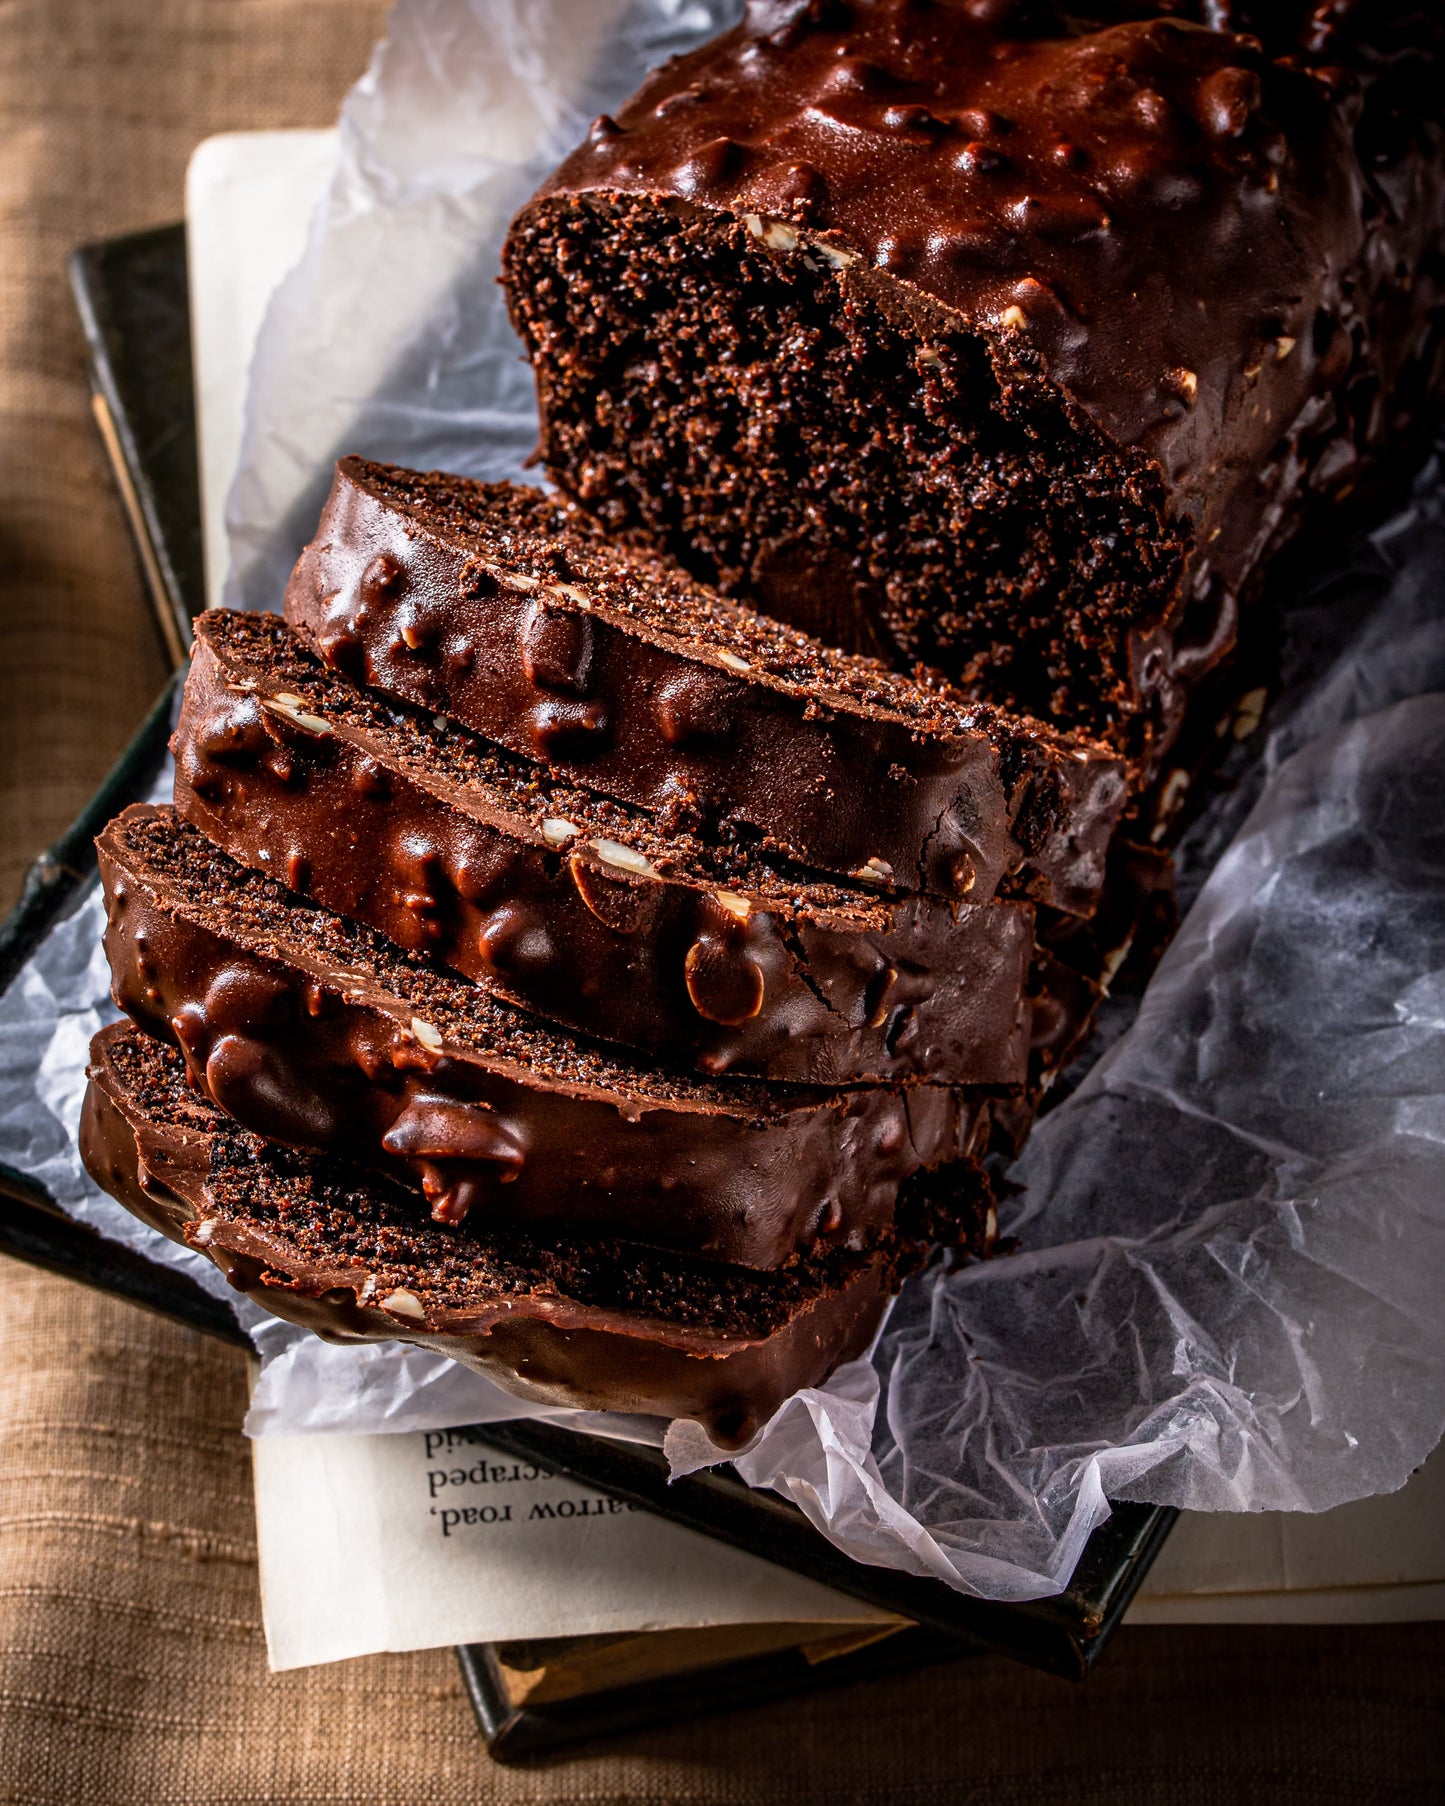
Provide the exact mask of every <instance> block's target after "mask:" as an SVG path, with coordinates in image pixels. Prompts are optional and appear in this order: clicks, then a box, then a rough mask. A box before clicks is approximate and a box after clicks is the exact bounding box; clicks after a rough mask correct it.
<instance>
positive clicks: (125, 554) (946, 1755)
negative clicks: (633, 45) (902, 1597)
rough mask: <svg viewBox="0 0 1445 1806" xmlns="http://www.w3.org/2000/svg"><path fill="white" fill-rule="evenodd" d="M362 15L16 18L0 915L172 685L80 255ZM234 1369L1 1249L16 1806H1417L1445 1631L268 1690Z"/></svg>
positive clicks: (221, 11)
mask: <svg viewBox="0 0 1445 1806" xmlns="http://www.w3.org/2000/svg"><path fill="white" fill-rule="evenodd" d="M382 16H383V8H382V6H381V5H379V4H377V3H375V0H0V635H3V650H0V904H6V903H8V902H9V901H10V899H11V898H12V897H13V894H14V891H15V888H16V886H17V884H18V882H19V878H20V875H21V872H22V870H23V867H24V865H25V863H26V862H27V861H28V860H29V858H30V857H31V856H32V855H33V854H34V853H35V852H36V851H37V850H38V849H39V848H40V847H42V846H43V845H45V844H46V843H47V842H48V841H49V840H50V839H51V838H52V837H53V836H54V835H55V833H56V832H57V831H58V830H59V829H60V828H61V827H62V826H63V825H64V824H65V822H66V821H67V820H68V819H69V818H70V817H71V816H72V815H73V814H74V813H75V811H76V810H77V809H78V808H79V806H80V805H81V803H82V802H83V801H84V799H85V797H86V796H87V794H88V793H89V791H90V790H91V789H92V788H93V786H94V784H95V783H96V781H97V780H98V779H99V778H100V776H101V775H102V773H103V772H104V770H105V769H106V767H107V765H108V764H109V762H110V761H111V759H112V758H113V756H114V755H115V753H116V752H117V751H118V749H119V748H120V747H121V745H122V744H123V743H124V741H125V740H126V738H127V737H128V735H129V734H130V733H131V731H132V730H133V729H134V727H135V725H136V724H137V722H138V721H139V719H140V716H141V714H142V713H143V711H144V708H145V706H146V704H147V703H148V702H149V701H150V700H151V698H152V697H153V695H154V694H155V692H156V690H157V688H158V686H159V684H160V682H161V679H162V675H163V666H162V659H161V654H160V650H159V647H158V645H157V643H156V639H155V635H154V633H153V630H152V628H151V625H150V620H149V616H148V613H147V610H146V606H145V604H144V602H143V599H142V596H141V591H140V588H139V584H138V582H137V579H136V575H135V571H134V568H133V561H132V555H131V550H130V546H129V544H128V542H127V539H126V534H125V529H124V526H123V524H122V520H121V515H120V512H119V509H118V507H117V505H116V502H115V500H114V497H113V495H112V491H111V486H110V480H109V477H108V475H107V472H106V468H105V465H104V462H103V459H102V456H101V452H100V448H99V445H98V443H97V441H96V438H95V434H94V430H93V427H92V425H91V421H90V416H89V411H88V406H87V390H86V384H85V378H84V374H83V366H82V350H81V341H80V335H79V333H78V331H77V329H76V327H75V325H74V322H73V318H72V314H71V309H70V303H69V298H68V295H67V293H66V287H65V276H64V259H65V255H66V252H67V251H68V250H69V249H70V247H71V246H72V245H74V244H76V243H78V242H80V241H82V240H84V239H88V238H93V237H99V236H103V235H105V234H109V233H114V232H120V231H126V230H132V229H135V228H139V227H142V226H148V225H153V224H157V223H160V222H163V221H167V220H170V219H173V218H175V217H177V216H178V215H179V213H180V210H181V180H182V172H183V170H184V167H185V162H186V158H187V156H188V155H189V153H190V150H191V148H192V147H193V146H194V145H195V143H196V142H197V141H198V140H199V139H201V138H203V137H205V136H206V135H208V134H209V133H211V132H216V131H222V130H226V129H228V128H233V127H244V126H262V125H266V126H279V125H302V124H306V125H310V124H322V123H325V122H327V121H329V119H330V118H331V117H332V116H333V115H334V111H335V107H336V104H337V102H338V100H339V98H340V96H341V94H342V92H343V91H344V89H345V87H346V86H347V84H348V83H349V82H350V81H351V80H352V79H353V78H354V76H355V75H356V74H357V73H358V72H359V71H360V69H361V68H362V67H363V66H364V63H365V59H366V54H367V49H368V46H369V45H370V43H371V41H372V39H373V37H374V36H375V35H376V33H377V31H378V30H379V29H380V26H381V23H382ZM242 1405H243V1374H242V1367H241V1362H240V1360H239V1358H238V1357H237V1356H236V1355H235V1354H233V1353H232V1352H230V1351H228V1350H225V1349H222V1348H219V1347H216V1346H213V1345H211V1344H208V1343H207V1342H206V1341H204V1340H203V1339H202V1338H200V1337H197V1336H194V1335H189V1334H187V1333H185V1332H183V1331H181V1330H178V1329H175V1328H172V1327H170V1326H169V1325H167V1324H165V1323H163V1322H160V1321H158V1320H155V1319H153V1318H151V1317H148V1316H146V1315H144V1314H142V1313H140V1312H138V1311H135V1310H132V1309H130V1308H128V1307H126V1306H123V1305H120V1304H117V1303H113V1302H111V1301H109V1300H106V1299H104V1298H102V1297H99V1296H97V1295H95V1294H92V1293H89V1292H85V1291H82V1290H81V1289H80V1288H78V1287H75V1286H71V1285H68V1284H66V1283H64V1282H62V1281H59V1280H56V1279H52V1278H48V1277H44V1276H40V1275H37V1274H34V1273H31V1272H29V1271H27V1270H25V1269H23V1268H21V1267H18V1266H15V1265H12V1264H11V1263H8V1262H0V1800H3V1801H5V1802H16V1803H18V1802H25V1803H26V1806H42V1803H43V1806H75V1803H77V1802H82V1801H83V1802H86V1803H87V1806H159V1803H161V1802H173V1801H174V1802H185V1803H186V1806H193V1803H196V1806H199V1803H202V1802H217V1803H219V1802H228V1803H230V1802H237V1803H239V1802H247V1803H250V1802H262V1801H268V1802H269V1801H284V1802H291V1801H297V1802H300V1801H307V1802H318V1803H319V1802H323V1801H324V1802H328V1803H339V1802H357V1803H358V1806H391V1803H396V1806H423V1803H430V1802H448V1803H450V1802H456V1803H458V1806H460V1803H461V1802H468V1803H469V1806H477V1803H481V1802H492V1801H534V1800H535V1801H577V1802H583V1801H585V1802H588V1803H589V1806H603V1803H605V1802H619V1803H621V1802H659V1803H662V1802H667V1803H672V1802H699V1803H701V1802H744V1801H803V1800H807V1801H818V1802H829V1803H833V1802H844V1801H859V1802H862V1801H884V1800H888V1801H908V1802H939V1803H942V1802H961V1801H973V1800H979V1801H988V1802H990V1803H991V1806H1011V1803H1012V1802H1018V1803H1019V1806H1035V1803H1036V1802H1038V1801H1041V1800H1059V1799H1066V1800H1071V1801H1131V1802H1132V1801H1139V1802H1156V1801H1157V1802H1160V1803H1161V1806H1163V1803H1166V1802H1167V1803H1168V1806H1192V1803H1194V1802H1198V1803H1199V1806H1206V1803H1207V1806H1215V1803H1217V1802H1220V1801H1236V1800H1237V1801H1244V1800H1257V1799H1269V1800H1275V1801H1291V1802H1294V1801H1298V1802H1310V1803H1314V1802H1320V1801H1328V1800H1336V1799H1338V1800H1342V1801H1343V1800H1349V1801H1351V1802H1367V1801H1403V1800H1413V1799H1416V1798H1421V1799H1423V1798H1429V1797H1435V1795H1434V1790H1435V1788H1436V1787H1438V1785H1439V1783H1440V1781H1441V1779H1442V1774H1445V1766H1442V1741H1445V1736H1442V1723H1441V1679H1440V1677H1441V1670H1442V1663H1441V1660H1440V1658H1441V1655H1442V1653H1445V1639H1442V1636H1441V1634H1440V1632H1439V1631H1438V1630H1437V1629H1435V1628H1429V1627H1410V1628H1405V1629H1385V1630H1370V1631H1359V1630H1322V1631H1301V1630H1285V1629H1269V1630H1265V1629H1259V1630H1180V1631H1177V1632H1175V1631H1134V1632H1126V1633H1124V1634H1123V1635H1121V1636H1120V1637H1119V1638H1118V1640H1117V1643H1116V1645H1115V1647H1114V1649H1113V1651H1112V1652H1111V1654H1110V1656H1109V1658H1108V1660H1107V1662H1106V1664H1105V1666H1104V1668H1103V1670H1102V1671H1101V1672H1100V1673H1099V1674H1098V1675H1097V1676H1096V1678H1095V1679H1094V1680H1093V1681H1091V1682H1090V1683H1089V1685H1088V1686H1087V1688H1083V1689H1077V1688H1070V1687H1068V1686H1067V1685H1065V1684H1063V1683H1054V1682H1050V1681H1048V1680H1045V1679H1042V1678H1039V1677H1036V1676H1032V1675H1029V1674H1027V1673H1025V1672H1024V1671H1022V1670H1020V1669H1018V1668H1016V1667H1013V1666H1011V1665H1009V1664H1006V1663H1003V1662H995V1661H992V1660H984V1659H978V1660H974V1661H970V1662H964V1663H960V1664H958V1665H956V1666H954V1667H952V1668H949V1669H939V1670H935V1671H932V1672H930V1673H927V1674H925V1675H922V1676H920V1677H918V1678H916V1679H908V1680H899V1681H894V1682H890V1683H885V1684H878V1685H874V1686H870V1687H864V1688H857V1689H850V1690H847V1691H845V1692H842V1693H838V1694H835V1695H831V1696H828V1695H824V1696H822V1697H819V1698H817V1699H815V1700H813V1701H810V1702H807V1703H804V1704H785V1705H781V1706H779V1707H776V1708H774V1709H772V1710H769V1711H759V1712H752V1713H748V1714H743V1715H739V1716H736V1717H729V1718H723V1719H718V1720H714V1721H703V1722H700V1723H698V1724H696V1725H683V1726H679V1727H677V1728H675V1729H673V1730H670V1731H667V1732H665V1733H654V1734H650V1735H648V1736H645V1737H639V1738H636V1739H634V1740H632V1741H631V1742H630V1743H629V1744H628V1745H627V1746H626V1747H625V1748H618V1749H615V1750H612V1751H610V1752H606V1753H602V1754H594V1755H590V1756H585V1757H577V1758H572V1759H567V1760H564V1761H559V1762H555V1763H552V1764H549V1765H547V1766H546V1767H543V1768H540V1769H534V1770H531V1771H527V1772H521V1773H519V1772H517V1771H506V1770H502V1769H498V1768H496V1767H494V1766H493V1765H492V1764H491V1763H490V1762H489V1761H488V1760H487V1758H486V1755H485V1753H484V1752H483V1749H482V1746H481V1744H480V1741H479V1740H478V1738H477V1736H476V1733H475V1730H474V1728H473V1724H472V1719H471V1715H470V1713H469V1711H468V1709H467V1706H466V1703H465V1701H464V1699H463V1697H462V1693H461V1689H460V1686H459V1684H458V1679H457V1672H456V1668H455V1665H454V1663H453V1660H452V1657H451V1655H450V1654H449V1653H448V1652H446V1651H438V1652H435V1653H433V1654H428V1655H419V1656H398V1657H387V1658H378V1659H375V1660H369V1661H364V1662H354V1663H349V1664H345V1665H342V1666H340V1667H331V1668H322V1669H317V1670H314V1671H311V1672H308V1673H301V1674H292V1675H286V1676H281V1677H276V1678H272V1677H271V1676H269V1675H268V1674H267V1671H266V1663H265V1653H264V1648H263V1644H262V1637H261V1627H260V1614H259V1607H258V1599H257V1590H256V1570H255V1562H254V1554H255V1545H254V1536H253V1529H252V1521H251V1501H250V1490H249V1471H248V1464H247V1456H246V1450H245V1445H244V1442H243V1440H242V1438H241V1436H240V1433H239V1429H238V1425H239V1422H240V1417H241V1412H242Z"/></svg>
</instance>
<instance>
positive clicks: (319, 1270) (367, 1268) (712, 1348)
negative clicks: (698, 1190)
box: [81, 1023, 919, 1446]
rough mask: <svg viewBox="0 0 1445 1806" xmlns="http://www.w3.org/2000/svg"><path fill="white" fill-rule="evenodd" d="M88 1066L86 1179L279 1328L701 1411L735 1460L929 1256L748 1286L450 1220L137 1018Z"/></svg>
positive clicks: (682, 1261)
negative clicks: (409, 1346) (217, 1078)
mask: <svg viewBox="0 0 1445 1806" xmlns="http://www.w3.org/2000/svg"><path fill="white" fill-rule="evenodd" d="M91 1060H92V1063H91V1068H90V1087H89V1090H88V1092H87V1095H86V1101H85V1109H84V1114H83V1117H82V1123H81V1152H82V1154H83V1156H84V1159H85V1163H86V1166H87V1167H88V1168H89V1170H90V1172H91V1174H92V1176H93V1177H94V1178H95V1180H96V1182H97V1183H98V1184H99V1185H102V1186H104V1187H105V1189H106V1190H107V1191H110V1192H112V1193H114V1194H115V1196H116V1197H118V1198H120V1199H121V1200H122V1201H123V1202H125V1203H126V1204H127V1205H128V1206H129V1208H130V1209H131V1210H133V1211H134V1212H135V1214H136V1215H137V1216H139V1217H141V1218H142V1219H143V1220H144V1221H145V1222H147V1223H149V1224H151V1225H152V1227H154V1228H156V1229H159V1230H161V1231H162V1233H164V1234H165V1235H168V1236H169V1237H170V1238H171V1239H172V1240H173V1241H177V1242H182V1243H184V1244H186V1245H188V1246H189V1247H192V1248H195V1249H198V1250H199V1251H200V1252H202V1253H203V1254H205V1255H206V1256H207V1257H208V1258H209V1259H211V1260H212V1261H214V1262H215V1263H216V1265H217V1266H218V1267H219V1268H220V1269H221V1271H222V1272H223V1273H224V1274H225V1275H226V1277H227V1279H229V1280H230V1282H231V1284H232V1285H234V1286H236V1287H237V1288H238V1289H239V1290H240V1291H242V1292H245V1293H248V1294H249V1295H251V1296H252V1297H254V1298H255V1300H256V1301H257V1303H259V1304H261V1305H263V1306H264V1307H265V1308H266V1309H267V1310H269V1311H271V1312H273V1313H274V1314H275V1315H277V1316H280V1317H286V1318H289V1319H291V1320H292V1321H293V1322H297V1323H301V1324H304V1325H305V1326H306V1327H307V1328H309V1329H312V1330H315V1331H316V1332H317V1334H319V1335H322V1336H325V1337H326V1338H327V1340H329V1341H335V1342H362V1341H382V1340H399V1341H404V1342H416V1343H419V1344H421V1345H422V1346H423V1347H426V1348H431V1349H435V1350H436V1351H437V1352H438V1353H440V1354H445V1355H449V1356H450V1357H451V1358H452V1359H454V1360H458V1361H462V1362H464V1363H465V1364H466V1365H467V1366H469V1367H475V1368H477V1369H478V1370H479V1371H481V1372H483V1373H486V1374H487V1375H489V1376H490V1377H491V1378H492V1379H494V1380H496V1381H497V1383H498V1384H499V1385H501V1386H504V1387H505V1388H506V1389H507V1390H508V1391H510V1392H515V1393H517V1394H518V1395H519V1396H521V1397H524V1398H533V1399H541V1400H543V1401H545V1402H547V1403H551V1404H559V1405H572V1406H579V1407H581V1408H583V1409H588V1410H613V1411H641V1412H647V1413H650V1414H655V1415H660V1416H665V1417H693V1418H697V1419H698V1420H699V1421H700V1422H701V1423H702V1424H703V1425H704V1426H705V1427H706V1429H707V1430H708V1432H709V1434H710V1435H711V1436H712V1437H713V1439H714V1440H715V1441H717V1442H718V1443H720V1444H721V1445H723V1446H729V1445H732V1446H736V1445H737V1444H739V1443H741V1442H745V1441H746V1440H747V1439H748V1438H749V1437H750V1436H751V1434H752V1433H753V1431H754V1430H755V1429H756V1428H757V1427H758V1425H759V1424H760V1423H762V1422H763V1421H765V1420H766V1419H767V1418H768V1417H769V1416H771V1414H772V1413H773V1411H774V1410H776V1409H777V1407H778V1406H779V1405H780V1404H782V1402H783V1401H784V1400H785V1399H787V1398H788V1397H790V1396H791V1395H792V1393H794V1392H795V1391H797V1390H798V1388H799V1387H802V1386H810V1385H816V1384H817V1383H819V1382H820V1381H821V1380H822V1379H823V1378H824V1377H825V1375H826V1374H827V1373H828V1372H829V1371H830V1370H831V1368H833V1367H834V1366H835V1365H836V1364H837V1363H838V1362H839V1361H842V1360H847V1359H850V1358H851V1357H852V1356H854V1355H856V1354H860V1353H862V1351H863V1350H864V1349H865V1348H866V1347H867V1345H868V1342H869V1340H870V1339H871V1337H872V1335H873V1332H874V1330H875V1329H876V1328H877V1325H878V1322H879V1320H880V1318H881V1317H882V1314H883V1310H884V1307H885V1305H886V1303H887V1300H888V1297H889V1295H890V1293H891V1292H892V1291H893V1290H894V1289H895V1287H896V1285H897V1282H898V1279H899V1277H900V1275H901V1273H902V1272H904V1271H906V1270H907V1268H908V1266H909V1265H910V1264H916V1262H917V1260H918V1258H919V1250H918V1249H917V1248H916V1247H914V1246H913V1245H911V1244H910V1243H908V1242H907V1241H906V1240H903V1239H900V1238H890V1239H889V1240H888V1241H887V1242H886V1243H884V1244H881V1245H879V1246H877V1247H875V1248H873V1249H872V1250H870V1251H868V1252H866V1253H861V1254H852V1253H849V1252H846V1251H842V1250H840V1251H835V1252H834V1253H832V1254H829V1255H826V1256H822V1257H820V1258H817V1259H814V1260H812V1261H808V1262H801V1263H797V1264H795V1265H794V1266H792V1267H790V1268H789V1270H788V1271H786V1272H783V1273H754V1272H750V1271H747V1270H745V1269H742V1268H736V1267H726V1266H719V1265H715V1264H713V1263H709V1262H706V1261H698V1260H690V1259H688V1258H687V1257H685V1256H680V1255H672V1256H667V1257H664V1256H660V1255H657V1254H653V1253H650V1252H648V1251H646V1250H641V1249H638V1248H635V1247H627V1246H624V1245H620V1244H611V1245H609V1244H607V1243H603V1242H587V1241H585V1240H581V1239H576V1240H574V1239H572V1238H566V1239H558V1238H551V1237H549V1238H547V1239H545V1240H541V1239H538V1238H535V1237H530V1236H527V1235H517V1234H510V1235H509V1234H507V1233H505V1232H502V1231H499V1230H496V1229H494V1228H493V1227H492V1226H491V1225H489V1224H487V1223H486V1222H485V1221H482V1222H479V1221H478V1220H477V1218H476V1217H473V1218H471V1219H469V1220H468V1221H467V1222H466V1223H465V1224H462V1225H459V1226H444V1225H438V1224H435V1223H432V1222H429V1221H428V1219H427V1207H426V1204H425V1202H424V1200H423V1199H422V1197H421V1196H420V1194H419V1193H417V1192H416V1191H414V1190H412V1189H409V1188H408V1187H406V1186H404V1185H400V1184H398V1183H396V1182H395V1181H393V1180H390V1179H388V1178H386V1177H385V1176H384V1175H383V1174H380V1173H369V1172H364V1171H363V1170H362V1169H360V1168H359V1167H355V1166H349V1165H347V1164H346V1163H344V1162H342V1161H340V1160H336V1159H328V1158H326V1157H324V1156H318V1155H312V1154H302V1153H296V1152H294V1151H292V1150H291V1149H289V1148H284V1147H278V1146H277V1145H276V1144H275V1143H273V1142H268V1141H264V1140H262V1139H260V1138H259V1137H257V1136H255V1135H251V1134H248V1133H247V1132H246V1131H245V1130H243V1129H239V1128H237V1127H236V1125H235V1124H234V1123H233V1122H231V1121H230V1120H229V1119H228V1118H227V1117H226V1116H224V1115H223V1114H222V1113H221V1112H220V1111H218V1110H216V1109H215V1108H213V1107H212V1106H211V1105H210V1104H209V1103H208V1102H206V1101H205V1100H204V1099H202V1098H200V1097H198V1096H197V1095H196V1093H195V1091H194V1090H193V1089H192V1088H191V1087H190V1086H189V1085H188V1083H187V1079H186V1067H185V1064H184V1062H183V1061H182V1060H181V1058H180V1056H179V1055H178V1054H177V1053H176V1052H175V1051H174V1050H172V1049H171V1048H168V1047H165V1046H163V1045H162V1044H161V1043H160V1042H158V1041H154V1040H151V1039H149V1038H148V1037H146V1036H144V1035H142V1034H140V1033H139V1032H137V1030H135V1029H134V1028H133V1027H131V1026H130V1025H129V1024H121V1023H117V1024H116V1025H115V1026H113V1027H112V1028H109V1029H105V1030H102V1032H101V1033H100V1034H99V1035H97V1036H96V1038H95V1041H94V1043H93V1046H92V1050H91ZM478 1214H479V1215H480V1214H481V1213H478Z"/></svg>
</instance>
